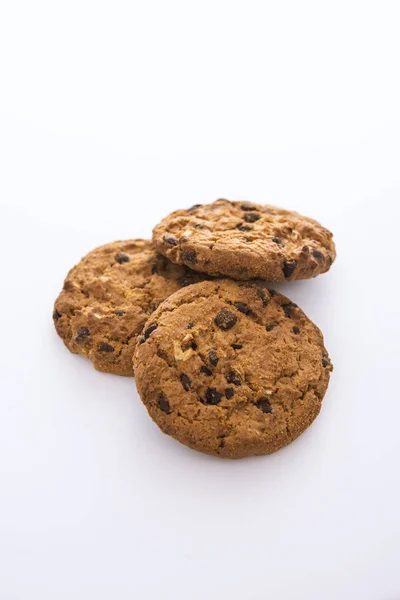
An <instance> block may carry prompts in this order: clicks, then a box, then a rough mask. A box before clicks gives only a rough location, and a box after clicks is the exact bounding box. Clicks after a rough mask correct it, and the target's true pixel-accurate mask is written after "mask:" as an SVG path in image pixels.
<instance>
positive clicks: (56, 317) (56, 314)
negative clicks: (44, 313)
mask: <svg viewBox="0 0 400 600" xmlns="http://www.w3.org/2000/svg"><path fill="white" fill-rule="evenodd" d="M53 319H54V320H55V321H58V319H61V315H60V313H59V312H58V310H55V311H54V312H53Z"/></svg>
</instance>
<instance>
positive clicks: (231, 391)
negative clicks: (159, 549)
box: [225, 388, 235, 400]
mask: <svg viewBox="0 0 400 600" xmlns="http://www.w3.org/2000/svg"><path fill="white" fill-rule="evenodd" d="M234 395H235V390H234V389H233V388H226V390H225V396H226V398H227V399H228V400H230V399H231V398H233V396H234Z"/></svg>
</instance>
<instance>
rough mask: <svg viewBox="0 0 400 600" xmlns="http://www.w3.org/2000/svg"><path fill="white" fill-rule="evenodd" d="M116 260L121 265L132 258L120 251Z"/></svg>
mask: <svg viewBox="0 0 400 600" xmlns="http://www.w3.org/2000/svg"><path fill="white" fill-rule="evenodd" d="M115 260H116V261H117V263H119V264H120V265H122V264H123V263H127V262H129V261H130V260H131V259H130V258H129V256H128V255H127V254H124V253H123V252H120V253H119V254H117V256H116V257H115Z"/></svg>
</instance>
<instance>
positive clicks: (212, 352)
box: [208, 348, 219, 367]
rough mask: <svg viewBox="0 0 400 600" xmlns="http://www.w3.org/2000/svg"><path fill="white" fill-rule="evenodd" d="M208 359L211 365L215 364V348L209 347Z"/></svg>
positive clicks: (216, 356) (216, 359)
mask: <svg viewBox="0 0 400 600" xmlns="http://www.w3.org/2000/svg"><path fill="white" fill-rule="evenodd" d="M208 360H209V361H210V364H211V365H212V366H213V367H216V366H217V364H218V361H219V358H218V355H217V351H216V350H215V348H211V350H209V351H208Z"/></svg>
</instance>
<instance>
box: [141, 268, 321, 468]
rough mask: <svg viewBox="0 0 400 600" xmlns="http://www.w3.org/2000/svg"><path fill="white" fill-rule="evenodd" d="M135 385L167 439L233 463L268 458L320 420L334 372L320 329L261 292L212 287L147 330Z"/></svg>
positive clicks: (250, 286)
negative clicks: (262, 456)
mask: <svg viewBox="0 0 400 600" xmlns="http://www.w3.org/2000/svg"><path fill="white" fill-rule="evenodd" d="M134 364H135V375H136V383H137V387H138V391H139V394H140V396H141V398H142V400H143V402H144V404H145V405H146V407H147V409H148V411H149V414H150V416H151V417H152V418H153V420H154V421H155V422H156V423H157V425H158V426H159V427H160V429H161V430H162V431H163V432H164V433H167V434H169V435H171V436H172V437H174V438H176V439H177V440H179V441H180V442H182V443H183V444H185V445H187V446H189V447H191V448H194V449H196V450H199V451H201V452H205V453H208V454H214V455H216V456H221V457H225V458H241V457H245V456H251V455H261V454H269V453H271V452H274V451H276V450H278V449H279V448H281V447H282V446H285V445H287V444H289V443H290V442H292V441H293V440H294V439H295V438H297V437H298V436H299V435H300V434H301V433H302V432H303V431H304V430H305V429H306V428H307V427H308V426H309V425H310V424H311V423H312V422H313V420H314V419H315V418H316V416H317V415H318V413H319V411H320V408H321V402H322V399H323V397H324V394H325V392H326V389H327V386H328V382H329V377H330V372H331V370H332V365H331V362H330V360H329V357H328V353H327V351H326V349H325V347H324V342H323V337H322V334H321V332H320V330H319V329H318V327H316V325H314V324H313V323H312V322H311V321H310V320H309V319H308V318H307V316H306V315H305V314H304V313H303V311H302V310H300V309H299V308H298V307H297V306H296V305H295V304H294V303H292V302H290V300H288V299H287V298H285V296H282V295H281V294H279V293H277V292H274V291H272V290H268V289H267V288H266V284H265V283H263V282H251V283H250V282H249V283H237V282H234V281H230V280H227V279H225V280H215V281H205V282H202V283H197V284H195V285H190V286H188V287H187V288H186V289H183V290H180V291H178V292H176V293H175V294H174V295H173V296H171V297H170V298H168V299H167V300H166V301H165V302H163V303H162V304H161V305H160V307H159V308H158V309H157V311H156V312H155V313H154V314H153V315H152V317H151V318H150V319H149V320H148V322H147V323H146V326H145V329H144V335H143V336H142V338H141V339H139V342H138V346H137V349H136V352H135V356H134Z"/></svg>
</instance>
